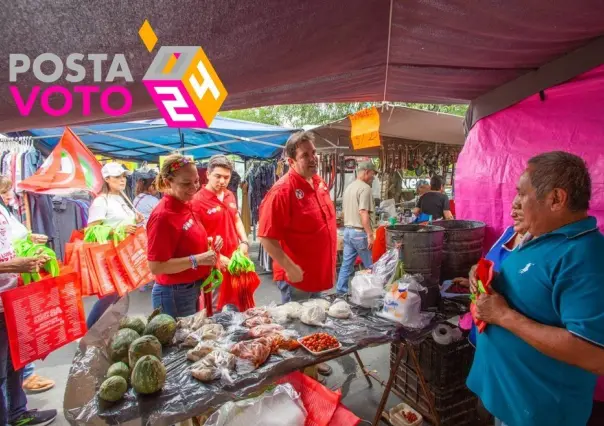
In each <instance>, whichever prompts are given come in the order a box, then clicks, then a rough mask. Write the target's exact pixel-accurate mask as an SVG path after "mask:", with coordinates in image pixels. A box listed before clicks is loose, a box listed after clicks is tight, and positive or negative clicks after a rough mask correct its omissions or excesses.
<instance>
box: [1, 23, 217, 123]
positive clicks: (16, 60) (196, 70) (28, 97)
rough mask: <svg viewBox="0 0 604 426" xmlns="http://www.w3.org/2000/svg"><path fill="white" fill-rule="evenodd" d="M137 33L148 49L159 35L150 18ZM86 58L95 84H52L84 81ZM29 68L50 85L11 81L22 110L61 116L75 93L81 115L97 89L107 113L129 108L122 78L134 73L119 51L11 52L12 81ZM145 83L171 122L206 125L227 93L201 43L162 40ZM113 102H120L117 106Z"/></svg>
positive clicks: (25, 113) (122, 112) (85, 113)
mask: <svg viewBox="0 0 604 426" xmlns="http://www.w3.org/2000/svg"><path fill="white" fill-rule="evenodd" d="M138 34H139V36H140V38H141V40H142V41H143V43H144V45H145V47H146V48H147V50H148V51H149V52H152V51H153V49H154V48H155V46H156V44H157V41H158V38H157V36H156V34H155V32H154V31H153V28H152V27H151V24H150V23H149V21H148V20H145V22H144V23H143V25H142V26H141V28H140V29H139V32H138ZM84 61H89V62H91V63H92V70H93V81H94V82H95V83H97V84H99V85H78V84H76V85H74V86H72V87H70V88H67V87H64V86H61V85H60V84H56V83H59V82H60V81H61V80H64V81H67V82H69V83H71V84H73V83H81V82H82V81H84V80H85V79H86V77H87V70H86V68H85V67H84V65H83V64H84ZM109 61H110V65H109V66H108V67H107V63H109ZM104 70H106V73H105V74H104V75H103V71H104ZM30 72H31V73H33V76H34V77H35V78H36V80H38V81H40V82H41V83H44V84H47V85H48V84H50V85H49V86H46V87H45V88H42V87H41V86H39V85H34V86H33V87H32V88H31V90H30V92H29V93H21V91H20V89H19V86H18V84H11V85H10V86H9V90H10V93H11V95H12V97H13V100H14V102H15V105H16V107H17V109H18V110H19V113H20V114H21V115H22V116H25V117H27V116H29V115H30V114H31V112H32V109H33V107H34V105H35V104H36V103H38V104H39V105H40V107H41V108H42V110H43V111H44V112H45V113H46V114H48V115H50V116H53V117H60V116H63V115H65V114H68V113H69V112H71V110H72V108H73V104H74V98H76V97H78V96H79V97H81V100H82V102H81V105H82V116H88V115H90V112H91V102H92V94H93V93H99V94H100V96H99V102H100V107H101V110H102V111H103V112H104V113H105V114H106V115H109V116H113V117H115V116H120V115H125V114H128V113H130V111H131V109H132V94H131V93H130V90H129V89H128V87H126V86H125V85H124V83H133V82H134V79H133V78H132V73H131V72H130V67H129V66H128V62H127V60H126V57H125V55H124V54H122V53H118V54H115V55H113V56H112V57H111V56H110V55H108V54H106V53H90V54H88V55H84V54H81V53H71V54H70V55H68V56H67V58H65V61H63V59H62V58H60V57H59V56H58V55H55V54H54V53H43V54H41V55H38V56H37V57H36V58H34V59H33V61H32V59H31V58H30V57H29V56H27V55H25V54H22V53H14V54H10V56H9V81H10V82H11V83H18V80H19V76H20V75H23V74H27V73H30ZM112 83H115V84H112ZM100 84H103V86H102V87H101V86H100ZM143 84H144V85H145V87H146V88H147V91H148V92H149V95H150V96H151V98H152V99H153V101H154V102H155V104H156V105H157V108H158V109H159V111H160V113H161V114H162V116H163V118H164V119H165V120H166V123H167V125H168V126H169V127H200V128H207V127H209V126H210V124H211V123H212V121H213V120H214V117H215V116H216V114H217V113H218V111H219V110H220V107H221V106H222V104H223V102H224V100H225V99H226V97H227V94H228V93H227V91H226V89H225V87H224V85H223V84H222V81H221V80H220V78H219V77H218V75H217V74H216V71H215V70H214V67H213V66H212V64H211V63H210V60H209V59H208V57H207V56H206V54H205V52H204V51H203V49H202V48H201V47H199V46H161V47H160V48H159V50H158V52H157V54H156V55H155V58H154V59H153V62H152V63H151V66H150V67H149V68H148V70H147V73H146V74H145V76H144V77H143ZM115 98H117V99H119V101H121V102H118V101H116V99H115ZM110 99H112V101H113V102H112V103H110ZM116 104H118V105H120V106H118V107H117V108H116V107H115V105H116Z"/></svg>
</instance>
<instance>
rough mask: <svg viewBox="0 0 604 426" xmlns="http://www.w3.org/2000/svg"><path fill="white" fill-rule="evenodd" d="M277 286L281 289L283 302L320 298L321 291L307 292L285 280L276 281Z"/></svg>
mask: <svg viewBox="0 0 604 426" xmlns="http://www.w3.org/2000/svg"><path fill="white" fill-rule="evenodd" d="M276 283H277V287H279V290H281V303H288V302H304V301H306V300H308V299H318V298H320V297H321V293H320V292H319V293H307V292H305V291H302V290H298V289H297V288H295V287H292V286H291V285H289V284H288V283H287V282H285V281H276Z"/></svg>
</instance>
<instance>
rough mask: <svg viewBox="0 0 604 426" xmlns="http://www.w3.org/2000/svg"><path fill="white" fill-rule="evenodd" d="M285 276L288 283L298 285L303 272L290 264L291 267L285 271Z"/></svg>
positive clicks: (302, 277)
mask: <svg viewBox="0 0 604 426" xmlns="http://www.w3.org/2000/svg"><path fill="white" fill-rule="evenodd" d="M285 275H287V280H288V281H289V282H290V283H299V282H300V281H302V280H303V279H304V271H303V270H302V268H300V267H299V266H298V265H296V264H295V263H292V264H291V266H289V267H288V268H287V269H286V270H285Z"/></svg>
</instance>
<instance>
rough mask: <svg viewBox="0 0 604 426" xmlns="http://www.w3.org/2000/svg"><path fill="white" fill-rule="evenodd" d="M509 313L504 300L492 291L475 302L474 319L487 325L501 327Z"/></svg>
mask: <svg viewBox="0 0 604 426" xmlns="http://www.w3.org/2000/svg"><path fill="white" fill-rule="evenodd" d="M510 311H511V308H510V307H509V305H508V302H507V301H506V300H505V298H504V297H503V296H502V295H500V294H499V293H497V292H495V291H494V290H490V293H489V294H481V295H480V296H478V298H477V300H476V318H477V319H479V320H482V321H484V322H486V323H487V324H495V325H502V323H503V322H504V321H505V317H506V314H508V313H510Z"/></svg>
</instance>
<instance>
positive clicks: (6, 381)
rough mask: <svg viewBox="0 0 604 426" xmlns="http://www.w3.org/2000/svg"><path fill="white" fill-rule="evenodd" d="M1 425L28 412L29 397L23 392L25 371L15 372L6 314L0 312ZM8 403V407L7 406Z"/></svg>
mask: <svg viewBox="0 0 604 426" xmlns="http://www.w3.org/2000/svg"><path fill="white" fill-rule="evenodd" d="M0 389H2V393H3V395H2V398H0V425H1V426H4V425H6V424H8V423H10V422H12V421H14V420H15V419H17V418H18V417H19V416H21V415H22V414H23V413H25V411H26V406H27V397H26V396H25V392H24V391H23V369H21V370H19V371H15V370H14V369H13V363H12V360H11V357H10V349H9V347H8V333H7V330H6V322H5V321H4V313H2V312H0ZM7 403H8V406H7Z"/></svg>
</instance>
